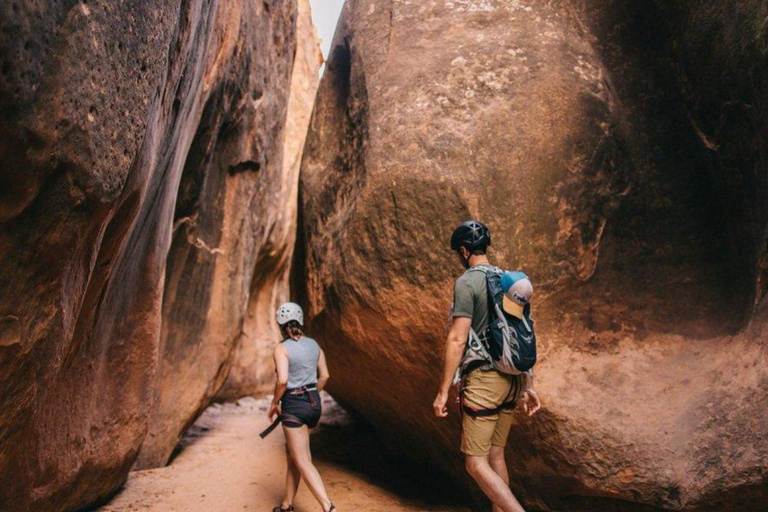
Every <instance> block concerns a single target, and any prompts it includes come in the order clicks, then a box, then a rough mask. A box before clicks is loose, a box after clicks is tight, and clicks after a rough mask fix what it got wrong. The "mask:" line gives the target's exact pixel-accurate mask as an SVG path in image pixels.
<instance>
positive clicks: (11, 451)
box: [0, 0, 297, 511]
mask: <svg viewBox="0 0 768 512" xmlns="http://www.w3.org/2000/svg"><path fill="white" fill-rule="evenodd" d="M296 17H297V8H296V5H295V3H294V2H290V1H286V2H278V1H271V2H270V1H265V2H241V1H235V2H199V1H191V2H178V1H161V0H157V1H149V2H126V1H110V2H105V1H90V2H87V3H86V2H63V3H62V2H59V3H51V2H6V3H3V5H2V7H0V26H1V27H2V30H0V48H2V51H0V55H2V62H1V63H0V72H1V73H0V112H1V114H0V169H2V171H0V261H2V262H3V272H2V273H0V290H2V293H1V294H0V362H1V364H0V400H1V401H2V402H1V404H2V406H1V407H0V410H1V411H2V412H0V454H2V456H1V457H0V480H2V481H3V482H6V483H8V485H2V486H0V503H2V507H0V508H3V510H14V511H31V510H34V511H62V510H73V509H78V508H81V507H83V506H86V505H88V504H91V503H93V502H95V501H99V500H101V499H103V498H105V497H106V496H108V495H110V494H111V493H113V492H114V491H115V490H116V489H117V488H119V486H120V485H122V483H123V482H124V481H125V479H126V476H127V473H128V471H129V469H130V468H131V466H132V465H133V464H134V462H135V461H136V459H137V456H138V453H139V450H140V447H142V445H143V447H142V448H141V462H142V464H143V465H145V466H150V465H157V464H163V463H165V461H166V460H167V458H168V456H169V455H170V453H171V450H172V449H173V446H174V445H175V443H176V439H177V438H178V436H179V435H180V434H181V433H182V432H183V430H184V428H185V425H187V424H189V423H190V422H191V421H192V420H193V419H194V417H195V416H196V415H197V414H198V412H199V411H200V410H201V409H202V408H203V407H204V406H205V405H206V403H207V402H208V401H209V400H210V399H211V397H213V396H214V395H215V393H216V392H217V391H218V389H219V388H220V387H221V385H222V383H223V381H224V379H225V377H226V375H227V370H228V368H229V365H230V361H231V355H232V353H233V350H234V347H235V346H236V341H237V339H238V337H239V336H240V333H241V329H242V325H243V323H244V319H245V316H246V312H247V309H248V303H249V297H250V292H251V287H252V283H253V282H254V280H255V278H254V276H255V274H256V269H257V268H259V263H258V262H259V261H264V260H266V259H269V258H277V259H279V258H280V256H279V254H278V255H277V256H276V255H275V254H276V253H279V252H280V251H287V250H288V249H287V248H286V244H285V239H286V237H285V235H284V234H282V233H284V232H286V231H290V229H291V228H290V222H287V221H286V216H285V215H284V213H283V211H284V208H283V205H284V203H286V202H290V200H291V197H292V195H295V192H293V189H294V188H295V187H294V185H292V182H293V181H295V177H288V178H287V179H286V178H285V177H284V176H283V175H282V169H283V162H282V160H283V158H282V152H283V142H284V141H283V131H284V126H285V118H286V111H287V98H288V93H289V89H290V80H291V69H292V65H293V59H294V53H295V48H296V41H295V24H296ZM288 254H290V253H288ZM288 257H289V256H288ZM263 270H265V271H271V269H269V268H266V267H264V268H263ZM148 434H149V435H148ZM11 482H12V484H11Z"/></svg>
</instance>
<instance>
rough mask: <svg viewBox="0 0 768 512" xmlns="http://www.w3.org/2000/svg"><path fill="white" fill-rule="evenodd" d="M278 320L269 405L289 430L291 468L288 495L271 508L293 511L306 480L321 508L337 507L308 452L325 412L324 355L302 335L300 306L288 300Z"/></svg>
mask: <svg viewBox="0 0 768 512" xmlns="http://www.w3.org/2000/svg"><path fill="white" fill-rule="evenodd" d="M276 318H277V323H278V324H279V325H280V331H281V333H282V335H283V338H284V339H283V341H282V342H280V344H278V345H277V347H275V353H274V359H275V371H276V373H277V382H276V383H275V396H274V399H273V400H272V405H271V406H270V408H269V421H270V422H271V421H274V419H275V417H277V416H279V417H280V420H281V422H282V424H283V432H284V433H285V444H286V457H287V459H288V471H287V473H286V477H285V497H284V498H283V502H282V503H281V504H280V506H279V507H275V508H274V510H273V511H272V512H290V511H293V499H294V498H295V497H296V492H297V491H298V490H299V483H300V482H301V479H303V480H304V481H305V482H306V483H307V486H308V487H309V490H310V491H311V492H312V494H313V495H314V496H315V498H316V499H317V501H318V502H320V505H321V506H322V507H323V512H331V511H333V510H337V509H336V507H334V506H333V503H331V500H330V499H328V493H326V491H325V486H324V485H323V480H322V478H320V473H318V471H317V468H315V466H314V464H312V455H311V453H310V451H309V431H310V429H313V428H315V427H316V426H317V423H318V422H319V421H320V414H321V413H322V403H321V402H320V394H319V392H320V391H321V390H322V389H323V387H324V386H325V384H326V382H328V377H329V374H328V366H327V365H326V363H325V354H324V353H323V351H322V350H321V349H320V347H319V346H318V344H317V342H316V341H315V340H313V339H312V338H309V337H307V336H305V335H304V312H303V311H302V309H301V307H300V306H299V305H298V304H294V303H293V302H286V303H285V304H283V305H282V306H280V308H279V309H278V310H277V314H276Z"/></svg>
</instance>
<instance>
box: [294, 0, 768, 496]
mask: <svg viewBox="0 0 768 512" xmlns="http://www.w3.org/2000/svg"><path fill="white" fill-rule="evenodd" d="M726 4H727V5H726ZM765 14H766V13H765V7H764V6H763V5H762V4H761V3H759V2H743V3H738V4H737V3H736V2H726V3H725V4H723V5H722V6H720V5H719V4H718V6H709V5H707V6H704V5H702V4H700V3H697V2H686V1H678V2H663V3H662V2H658V3H655V2H651V1H647V2H636V3H633V4H632V5H631V6H627V4H626V3H625V2H614V1H609V2H596V1H590V0H587V1H585V2H575V3H574V2H569V3H557V2H543V1H536V0H533V1H527V2H523V1H517V0H514V1H496V0H484V1H474V0H469V1H463V0H456V1H449V2H438V3H434V2H433V3H429V2H407V1H405V2H403V1H394V2H385V1H383V0H348V1H347V4H346V5H345V8H344V10H343V13H342V18H341V20H340V22H339V26H338V28H337V32H336V35H335V38H334V43H333V45H332V48H331V54H330V57H329V61H328V63H327V66H328V68H327V70H326V72H325V75H324V76H323V79H322V81H321V84H320V88H319V90H318V95H317V100H316V104H315V110H314V113H313V118H312V121H311V123H310V132H309V134H308V138H307V145H306V147H305V153H304V159H303V162H302V170H301V185H300V186H301V193H300V213H299V216H300V218H301V219H302V222H301V225H300V229H299V234H298V247H297V249H296V260H295V261H296V262H297V263H298V265H297V268H296V273H295V278H294V286H295V289H296V295H297V296H298V297H301V299H302V301H303V302H304V303H305V305H306V306H307V309H308V314H309V328H310V332H311V333H312V334H314V335H315V336H316V337H317V338H318V340H319V341H320V343H321V344H322V345H323V347H324V349H325V350H326V353H327V356H328V361H329V365H330V371H331V375H332V377H331V381H330V385H329V389H330V391H331V393H333V394H334V396H336V397H337V398H339V399H340V400H341V401H342V402H343V403H344V404H346V405H349V406H351V407H353V408H354V409H356V410H357V411H359V412H360V413H361V414H362V415H364V416H365V417H366V418H368V419H369V420H370V421H371V422H372V423H373V425H375V426H376V428H377V429H378V430H379V432H380V433H381V434H382V435H383V437H384V439H385V440H386V442H388V443H389V444H390V446H392V447H393V448H394V449H397V450H400V451H402V452H404V453H406V454H408V455H410V456H411V457H412V458H413V459H414V460H416V461H418V462H422V463H425V464H429V465H432V466H433V467H436V468H437V469H439V470H443V471H445V472H447V473H448V474H450V475H452V476H453V477H454V478H455V479H456V480H457V481H461V482H466V481H467V480H466V477H465V476H463V467H462V460H461V456H460V454H459V452H458V444H459V418H458V414H457V413H455V412H453V411H451V414H450V416H449V418H448V419H447V420H441V419H437V418H435V417H434V416H433V414H432V409H431V403H432V400H433V399H434V394H435V392H436V388H437V384H438V382H439V379H440V374H441V367H442V354H443V344H444V338H445V333H446V329H445V326H446V318H447V316H448V311H449V307H450V303H451V293H452V283H453V280H454V279H455V278H456V277H458V276H459V275H460V274H461V272H462V269H461V267H460V266H459V263H458V261H457V259H456V257H455V255H453V254H451V252H450V250H449V248H448V240H449V237H450V234H451V232H452V230H453V228H454V227H455V226H456V225H457V224H458V223H459V222H461V221H462V220H465V219H467V218H470V217H475V218H480V219H482V220H483V221H485V222H486V223H487V224H488V225H489V227H490V229H491V232H492V233H493V245H492V247H491V251H490V258H491V260H492V262H494V263H496V264H498V265H500V266H502V267H504V268H510V269H521V270H523V271H525V272H526V273H527V274H528V275H529V276H531V277H532V280H533V282H534V285H535V287H536V290H537V292H536V296H535V300H534V303H533V311H534V315H535V317H536V321H537V324H536V325H537V331H538V334H539V340H540V341H539V343H540V358H539V363H538V364H537V367H536V382H537V384H536V386H537V388H538V390H539V394H540V396H541V398H542V400H543V402H544V409H543V410H542V411H541V412H540V413H539V414H538V415H537V416H536V417H534V418H532V419H528V418H525V417H523V416H522V415H521V416H520V418H519V419H518V421H517V422H516V425H515V427H514V430H513V433H512V435H511V440H510V443H509V448H508V451H507V457H508V462H509V465H510V468H511V473H512V487H513V490H514V491H515V492H516V493H517V494H518V495H519V496H520V497H521V498H522V499H523V501H524V504H526V505H527V506H528V507H530V508H531V509H538V510H636V511H641V510H648V511H650V510H657V509H665V510H691V511H693V510H702V511H703V510H743V509H745V508H751V509H753V510H757V509H762V508H765V507H766V506H768V496H767V495H766V493H765V488H766V481H768V469H767V468H766V466H765V463H764V460H763V456H762V454H764V453H765V452H766V450H768V421H767V420H768V418H766V416H765V413H764V411H766V410H768V398H767V397H768V370H766V369H765V367H764V365H762V364H761V362H762V361H763V360H764V359H765V357H766V352H767V351H768V348H767V347H766V339H768V301H766V300H765V299H764V297H765V295H766V291H768V285H766V270H765V269H766V261H767V260H766V242H767V241H768V236H767V234H768V230H767V227H768V222H767V221H768V206H766V205H768V201H767V199H768V197H767V194H768V172H766V167H765V166H766V161H765V156H764V155H765V154H766V140H765V134H766V133H768V130H766V129H767V128H768V126H766V118H765V116H762V115H761V114H760V113H761V112H763V111H764V109H765V107H766V104H765V98H766V95H765V90H766V84H768V80H766V70H768V67H766V59H765V55H766V52H765V48H767V47H768V39H766V37H767V35H766V31H765V30H764V29H765V27H764V24H762V22H761V21H760V20H764V19H765Z"/></svg>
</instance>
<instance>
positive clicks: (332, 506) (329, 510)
mask: <svg viewBox="0 0 768 512" xmlns="http://www.w3.org/2000/svg"><path fill="white" fill-rule="evenodd" d="M334 510H336V505H334V504H333V503H331V508H329V509H328V510H326V511H325V512H333V511H334Z"/></svg>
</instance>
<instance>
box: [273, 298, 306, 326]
mask: <svg viewBox="0 0 768 512" xmlns="http://www.w3.org/2000/svg"><path fill="white" fill-rule="evenodd" d="M275 319H276V320H277V323H278V325H280V326H283V325H285V324H287V323H288V322H290V321H291V320H296V321H297V322H299V325H300V326H302V327H304V311H302V309H301V306H299V305H298V304H296V303H295V302H286V303H285V304H283V305H282V306H280V307H279V308H277V313H275Z"/></svg>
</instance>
